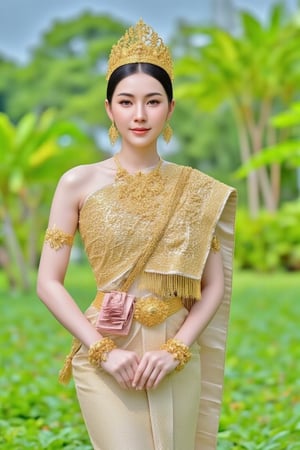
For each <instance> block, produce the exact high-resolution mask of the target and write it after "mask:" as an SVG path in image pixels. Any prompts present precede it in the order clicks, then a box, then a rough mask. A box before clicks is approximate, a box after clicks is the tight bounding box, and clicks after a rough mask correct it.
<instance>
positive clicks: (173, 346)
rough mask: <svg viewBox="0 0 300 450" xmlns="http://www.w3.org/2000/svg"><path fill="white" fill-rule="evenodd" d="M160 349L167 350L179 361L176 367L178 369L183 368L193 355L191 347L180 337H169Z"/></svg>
mask: <svg viewBox="0 0 300 450" xmlns="http://www.w3.org/2000/svg"><path fill="white" fill-rule="evenodd" d="M160 349H161V350H166V351H167V352H168V353H170V354H171V355H172V356H173V358H174V359H175V360H176V361H178V365H177V367H176V369H175V370H177V371H179V370H182V369H183V368H184V366H185V365H186V364H187V363H188V362H189V360H190V359H191V357H192V354H191V352H190V349H189V347H188V346H187V345H185V344H184V343H183V342H181V341H179V340H178V339H168V340H167V342H166V343H165V344H163V345H162V346H161V347H160Z"/></svg>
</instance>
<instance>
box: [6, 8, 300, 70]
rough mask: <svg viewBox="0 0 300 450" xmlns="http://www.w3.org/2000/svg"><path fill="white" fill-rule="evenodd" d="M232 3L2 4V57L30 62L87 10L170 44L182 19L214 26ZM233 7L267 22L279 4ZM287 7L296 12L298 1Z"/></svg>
mask: <svg viewBox="0 0 300 450" xmlns="http://www.w3.org/2000/svg"><path fill="white" fill-rule="evenodd" d="M228 2H230V0H178V1H176V0H149V1H147V2H144V1H142V0H0V54H2V55H4V56H5V57H7V58H9V59H13V60H16V61H19V62H21V63H24V62H26V61H27V60H28V58H29V55H30V49H31V48H33V47H34V46H36V45H37V44H38V41H39V39H40V36H41V35H42V34H43V32H45V31H46V30H47V29H49V28H50V27H51V24H52V23H53V21H55V20H60V21H63V20H66V19H69V18H72V17H75V16H78V15H79V14H80V13H82V12H84V11H87V10H88V11H94V12H95V13H97V14H101V13H104V14H107V13H109V14H111V15H113V16H114V17H115V18H117V19H120V20H122V21H124V22H128V23H130V24H133V23H135V22H137V21H138V20H139V19H140V17H142V18H143V19H144V21H145V22H147V23H148V24H150V25H151V26H152V27H153V28H154V29H155V30H156V31H157V32H158V33H159V34H160V35H161V36H162V38H163V39H164V40H167V39H168V37H170V36H171V35H172V32H173V30H174V26H175V24H176V21H177V20H178V19H184V20H186V21H188V22H190V23H197V24H199V23H201V24H203V23H208V22H212V21H213V20H214V17H215V13H216V7H217V4H220V3H223V4H228ZM231 3H233V4H234V5H235V6H237V7H238V8H242V9H247V10H249V11H250V12H252V13H253V14H255V15H256V16H258V17H259V18H261V20H264V19H265V17H266V16H267V14H268V11H269V8H270V6H271V5H272V4H274V3H275V0H231ZM284 3H285V4H286V5H287V6H288V7H289V8H291V9H292V10H293V9H295V8H296V3H297V0H285V1H284ZM0 75H1V74H0Z"/></svg>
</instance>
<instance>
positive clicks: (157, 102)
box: [148, 98, 160, 106]
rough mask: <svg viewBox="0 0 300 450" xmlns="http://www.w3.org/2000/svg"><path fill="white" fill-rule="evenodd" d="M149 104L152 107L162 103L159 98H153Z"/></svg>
mask: <svg viewBox="0 0 300 450" xmlns="http://www.w3.org/2000/svg"><path fill="white" fill-rule="evenodd" d="M148 104H149V105H151V106H156V105H159V104H160V101H159V100H158V99H157V98H153V99H151V100H149V102H148Z"/></svg>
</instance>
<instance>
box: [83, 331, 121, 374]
mask: <svg viewBox="0 0 300 450" xmlns="http://www.w3.org/2000/svg"><path fill="white" fill-rule="evenodd" d="M115 348H117V346H116V344H115V343H114V341H113V340H112V339H110V338H108V337H104V338H102V339H100V340H99V341H96V342H94V344H92V345H90V347H89V350H88V360H89V363H90V364H91V366H94V367H99V366H101V363H102V362H104V361H106V360H107V355H108V353H109V352H111V351H112V350H113V349H115Z"/></svg>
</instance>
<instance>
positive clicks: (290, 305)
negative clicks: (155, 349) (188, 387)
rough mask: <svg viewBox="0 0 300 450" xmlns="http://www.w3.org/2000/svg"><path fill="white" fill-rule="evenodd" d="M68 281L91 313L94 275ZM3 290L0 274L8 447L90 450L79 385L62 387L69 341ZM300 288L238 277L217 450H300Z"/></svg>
mask: <svg viewBox="0 0 300 450" xmlns="http://www.w3.org/2000/svg"><path fill="white" fill-rule="evenodd" d="M66 284H67V287H68V288H69V289H70V291H71V293H72V295H74V298H75V299H76V301H78V303H79V305H80V307H81V308H82V309H85V308H86V307H87V306H88V305H89V303H90V302H91V300H92V299H93V297H94V293H95V286H94V281H93V277H92V274H91V271H90V269H88V268H87V266H86V265H76V264H72V265H71V266H70V268H69V271H68V275H67V279H66ZM2 286H3V278H2V274H1V272H0V298H1V303H0V308H1V310H0V327H1V336H0V345H1V376H0V416H1V420H0V447H1V449H3V450H11V449H14V450H23V449H26V448H32V449H34V450H42V449H46V448H47V449H49V450H61V449H62V448H64V449H68V450H73V449H80V450H91V448H92V447H91V446H90V444H89V440H88V437H87V433H86V430H85V427H84V424H83V420H82V418H81V415H80V411H79V406H78V404H77V400H76V396H75V391H74V387H73V384H72V383H71V384H70V385H68V386H62V385H60V384H59V383H58V382H57V374H58V371H59V369H60V368H61V365H62V363H63V360H64V357H65V354H66V353H67V351H68V350H69V346H70V343H71V338H70V336H69V335H68V333H67V332H66V331H64V330H63V328H62V327H61V326H60V325H59V324H57V323H56V321H55V320H54V319H53V318H52V316H51V315H50V313H49V311H48V310H47V309H46V308H45V307H44V306H43V305H42V304H41V303H40V302H39V301H38V300H37V298H36V295H35V294H34V293H32V294H28V295H26V296H24V295H22V296H19V295H12V294H10V293H9V292H7V291H4V290H3V287H2ZM299 287H300V281H299V276H298V274H296V273H295V274H293V273H288V274H283V273H276V274H272V275H270V276H268V275H265V274H263V275H259V274H253V273H244V272H236V273H235V274H234V284H233V301H232V310H231V323H230V328H229V342H228V352H227V364H226V378H225V390H224V402H223V408H222V415H221V423H220V433H219V443H218V450H233V449H236V450H244V449H245V450H247V449H248V450H299V442H300V408H299V405H300V398H299V389H300V383H299V377H298V361H299V358H300V347H299V345H298V340H297V339H296V336H297V335H298V326H299V325H298V320H297V317H299V315H300V303H299V301H298V296H299ZM4 299H5V300H4Z"/></svg>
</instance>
